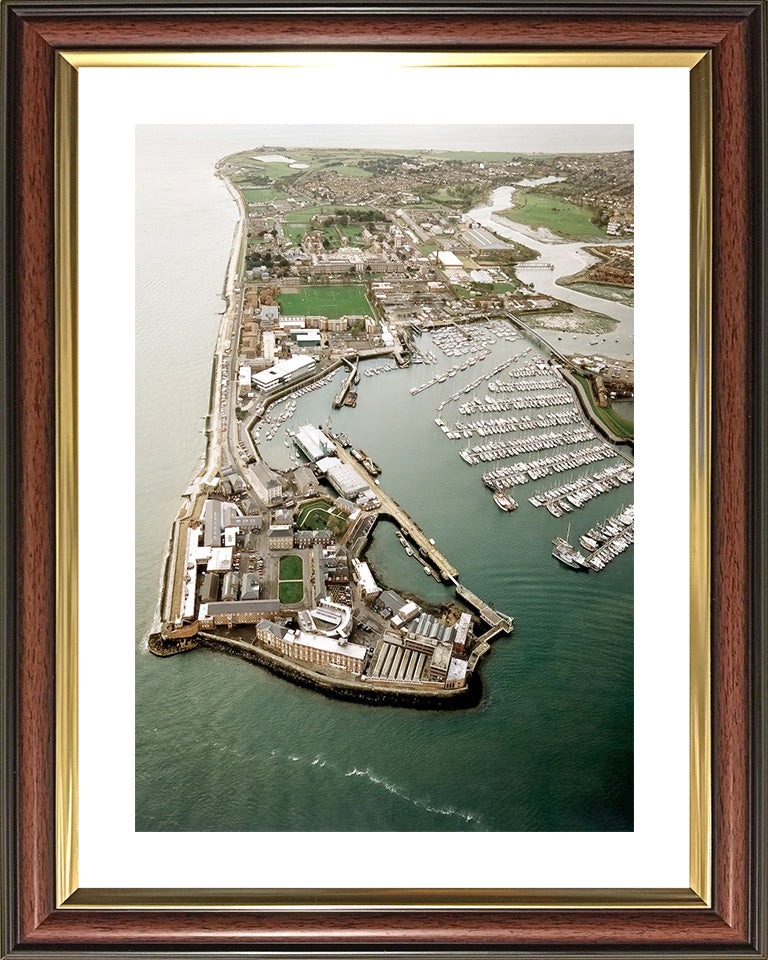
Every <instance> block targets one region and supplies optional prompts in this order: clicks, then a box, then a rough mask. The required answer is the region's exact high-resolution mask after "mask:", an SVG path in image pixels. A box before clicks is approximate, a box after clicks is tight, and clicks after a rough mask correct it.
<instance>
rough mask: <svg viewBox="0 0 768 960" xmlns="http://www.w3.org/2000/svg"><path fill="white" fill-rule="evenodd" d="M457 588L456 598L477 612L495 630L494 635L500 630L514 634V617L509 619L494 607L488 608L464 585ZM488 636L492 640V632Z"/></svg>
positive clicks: (459, 584)
mask: <svg viewBox="0 0 768 960" xmlns="http://www.w3.org/2000/svg"><path fill="white" fill-rule="evenodd" d="M455 586H456V596H457V597H458V598H459V599H460V600H463V601H464V603H466V604H467V606H468V607H472V609H473V610H477V612H478V613H479V614H480V616H481V617H482V618H483V620H484V621H485V622H486V623H487V624H488V626H489V627H493V628H494V634H495V633H496V632H497V631H498V630H503V631H504V633H511V632H512V624H513V623H514V621H513V619H512V617H508V616H506V615H505V614H503V613H499V611H498V610H494V609H493V607H490V606H488V604H487V603H485V602H484V601H482V600H481V599H480V597H478V596H477V595H476V594H474V593H472V591H471V590H467V588H466V587H465V586H464V584H462V583H456V584H455ZM487 636H488V637H489V639H490V636H491V632H490V631H489V632H488V634H487Z"/></svg>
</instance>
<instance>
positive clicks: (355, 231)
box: [336, 223, 363, 246]
mask: <svg viewBox="0 0 768 960" xmlns="http://www.w3.org/2000/svg"><path fill="white" fill-rule="evenodd" d="M336 229H337V230H338V231H339V233H341V234H342V236H344V237H345V239H346V241H347V244H351V245H352V246H356V245H358V241H359V240H360V235H361V234H362V232H363V228H362V225H361V224H359V223H350V224H349V226H348V227H341V226H337V228H336Z"/></svg>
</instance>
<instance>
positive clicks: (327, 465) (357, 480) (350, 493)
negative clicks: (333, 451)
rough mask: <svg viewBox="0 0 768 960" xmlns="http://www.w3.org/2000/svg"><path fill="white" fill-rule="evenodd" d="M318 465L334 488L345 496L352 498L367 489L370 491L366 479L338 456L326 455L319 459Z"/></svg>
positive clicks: (348, 498)
mask: <svg viewBox="0 0 768 960" xmlns="http://www.w3.org/2000/svg"><path fill="white" fill-rule="evenodd" d="M317 466H318V468H319V469H320V470H322V472H323V473H324V474H325V475H326V477H327V478H328V481H329V483H330V484H331V485H332V486H333V487H334V489H335V490H336V491H337V492H338V493H340V494H341V496H342V497H345V498H346V499H347V500H352V499H354V498H355V497H358V496H360V494H361V493H365V492H366V491H367V492H368V493H370V490H371V488H370V487H369V485H368V483H367V481H366V480H364V479H363V477H362V476H361V475H360V474H359V473H358V472H357V470H355V468H354V467H352V466H350V465H349V464H348V463H342V462H341V460H339V458H338V457H324V458H323V459H322V460H318V461H317Z"/></svg>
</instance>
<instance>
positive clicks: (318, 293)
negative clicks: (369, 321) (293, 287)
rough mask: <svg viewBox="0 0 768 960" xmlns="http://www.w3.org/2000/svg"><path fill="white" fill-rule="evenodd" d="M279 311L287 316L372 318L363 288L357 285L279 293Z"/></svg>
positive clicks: (309, 288) (304, 288) (303, 288)
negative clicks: (354, 316) (361, 315)
mask: <svg viewBox="0 0 768 960" xmlns="http://www.w3.org/2000/svg"><path fill="white" fill-rule="evenodd" d="M278 299H279V301H280V309H281V311H282V312H283V313H284V314H286V315H288V316H319V317H329V318H330V319H332V320H333V319H338V317H344V316H347V315H348V314H351V315H357V314H367V315H368V316H373V313H372V311H371V308H370V305H369V304H368V300H367V299H366V296H365V288H364V287H362V286H360V285H359V284H354V285H350V286H344V287H332V286H328V287H302V288H301V290H299V292H298V293H281V294H280V296H279V298H278Z"/></svg>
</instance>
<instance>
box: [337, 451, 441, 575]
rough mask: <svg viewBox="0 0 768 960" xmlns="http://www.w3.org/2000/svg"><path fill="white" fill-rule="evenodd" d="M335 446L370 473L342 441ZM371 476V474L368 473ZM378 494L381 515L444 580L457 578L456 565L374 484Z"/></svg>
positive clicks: (345, 458)
mask: <svg viewBox="0 0 768 960" xmlns="http://www.w3.org/2000/svg"><path fill="white" fill-rule="evenodd" d="M334 446H335V447H336V456H337V457H338V458H339V460H341V461H342V462H343V463H348V464H349V465H350V466H351V467H354V468H355V470H357V471H358V472H360V471H361V469H362V470H363V471H364V472H365V473H368V471H367V470H365V468H364V467H363V466H362V464H360V463H358V462H357V460H355V458H354V457H353V456H352V455H351V454H350V453H349V451H348V450H345V449H344V448H343V447H342V445H341V444H340V443H338V442H337V441H334ZM368 475H369V476H370V474H368ZM373 489H374V490H375V493H376V496H377V497H378V498H379V500H380V501H381V507H380V508H379V509H378V511H377V512H378V514H379V516H387V517H389V518H390V519H391V520H393V521H394V523H396V524H397V526H398V527H399V528H400V530H401V531H402V532H403V534H404V535H405V536H406V537H408V539H409V540H410V541H411V542H412V543H413V544H414V545H415V546H416V548H417V549H418V551H419V555H420V556H422V557H424V559H425V560H428V561H429V562H430V563H431V564H432V566H433V567H435V569H436V570H437V571H438V573H439V574H440V576H441V578H442V579H443V580H455V578H456V577H457V576H458V574H459V572H458V570H457V569H456V567H454V566H453V564H451V563H450V562H449V561H448V559H447V558H446V557H444V556H443V554H442V553H440V551H439V550H438V549H437V547H436V546H435V545H434V544H433V543H430V542H429V538H428V537H427V536H425V534H424V531H423V530H422V529H421V527H420V526H419V525H418V524H417V523H416V521H415V520H413V519H412V518H411V517H409V516H408V514H407V513H406V512H405V510H403V508H402V507H401V506H400V504H399V503H397V502H396V501H395V500H393V499H392V497H390V496H388V495H387V494H386V493H385V492H384V491H383V490H382V489H381V487H378V486H374V487H373Z"/></svg>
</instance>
